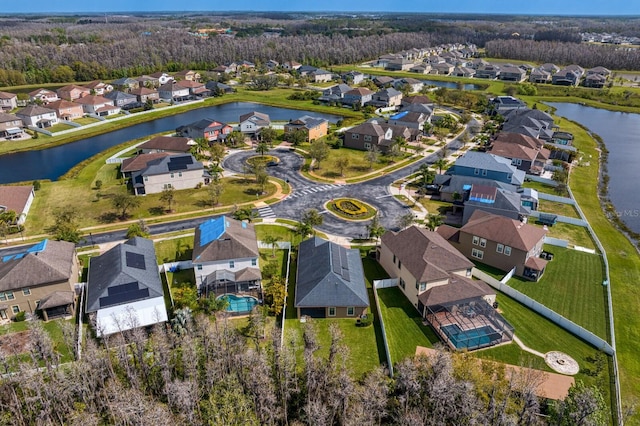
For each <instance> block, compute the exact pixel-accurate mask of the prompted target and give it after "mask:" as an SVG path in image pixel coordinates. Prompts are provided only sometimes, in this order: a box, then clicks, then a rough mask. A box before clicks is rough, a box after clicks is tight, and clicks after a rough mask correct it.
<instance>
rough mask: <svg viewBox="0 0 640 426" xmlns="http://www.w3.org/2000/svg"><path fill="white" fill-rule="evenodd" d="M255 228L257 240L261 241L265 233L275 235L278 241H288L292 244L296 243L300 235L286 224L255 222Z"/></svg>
mask: <svg viewBox="0 0 640 426" xmlns="http://www.w3.org/2000/svg"><path fill="white" fill-rule="evenodd" d="M255 229H256V236H257V238H258V240H259V241H263V240H264V238H265V237H266V236H267V235H271V236H274V237H276V238H277V239H278V241H288V242H291V243H292V244H297V243H299V240H300V235H299V234H296V233H295V231H294V230H293V229H291V228H287V227H286V226H280V225H273V224H266V223H256V224H255Z"/></svg>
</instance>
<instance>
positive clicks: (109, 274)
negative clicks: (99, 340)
mask: <svg viewBox="0 0 640 426" xmlns="http://www.w3.org/2000/svg"><path fill="white" fill-rule="evenodd" d="M86 298H87V301H86V312H87V314H89V318H90V323H91V324H92V326H93V328H94V329H95V331H96V335H97V336H98V337H105V336H108V335H110V334H113V333H118V332H124V331H127V330H131V329H134V328H138V327H146V326H150V325H154V324H158V323H161V322H164V321H167V309H166V306H165V301H164V289H163V286H162V281H161V280H160V273H159V269H158V264H157V261H156V251H155V248H154V246H153V241H151V240H148V239H146V238H141V237H134V238H131V239H130V240H128V241H126V242H124V243H122V244H118V245H117V246H115V247H113V248H111V249H110V250H108V251H106V252H105V253H103V254H101V255H100V256H96V257H92V258H91V260H90V262H89V274H88V277H87V293H86Z"/></svg>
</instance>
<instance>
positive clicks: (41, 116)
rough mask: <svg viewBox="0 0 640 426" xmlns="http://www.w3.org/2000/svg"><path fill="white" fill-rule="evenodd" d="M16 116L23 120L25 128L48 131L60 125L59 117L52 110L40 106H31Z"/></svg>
mask: <svg viewBox="0 0 640 426" xmlns="http://www.w3.org/2000/svg"><path fill="white" fill-rule="evenodd" d="M16 116H17V117H18V118H20V119H21V120H22V122H23V123H24V125H25V126H33V127H38V128H40V129H46V128H47V127H51V126H54V125H56V124H58V116H57V115H56V112H55V111H54V110H52V109H49V108H45V107H41V106H39V105H29V106H27V107H25V108H22V109H21V110H19V111H17V112H16Z"/></svg>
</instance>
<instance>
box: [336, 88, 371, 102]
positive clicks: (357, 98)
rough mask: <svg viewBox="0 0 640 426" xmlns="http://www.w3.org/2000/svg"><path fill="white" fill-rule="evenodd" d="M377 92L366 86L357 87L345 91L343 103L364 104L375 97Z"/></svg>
mask: <svg viewBox="0 0 640 426" xmlns="http://www.w3.org/2000/svg"><path fill="white" fill-rule="evenodd" d="M374 93H375V92H374V91H373V90H371V89H367V88H366V87H357V88H355V89H351V90H349V91H347V92H345V93H344V95H343V97H342V103H343V104H345V105H351V106H353V105H359V106H363V105H364V104H366V103H367V102H369V101H370V100H371V99H372V98H373V94H374Z"/></svg>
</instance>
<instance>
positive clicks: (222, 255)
mask: <svg viewBox="0 0 640 426" xmlns="http://www.w3.org/2000/svg"><path fill="white" fill-rule="evenodd" d="M259 254H260V252H259V251H258V241H257V239H256V230H255V227H254V226H253V224H251V223H245V222H241V221H239V220H235V219H232V218H229V217H226V216H220V217H218V218H215V219H209V220H208V221H206V222H204V223H202V224H200V226H198V227H196V231H195V239H194V244H193V262H194V263H204V262H215V261H218V260H231V259H246V258H251V257H258V256H259Z"/></svg>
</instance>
